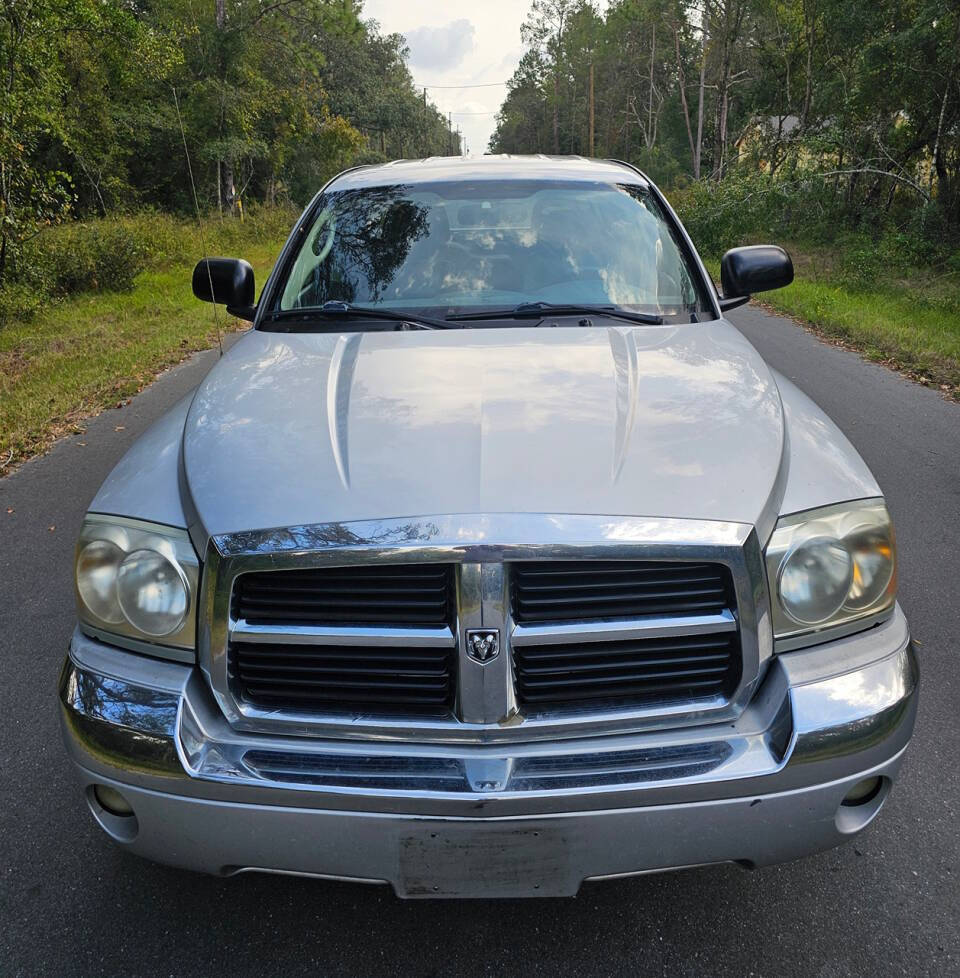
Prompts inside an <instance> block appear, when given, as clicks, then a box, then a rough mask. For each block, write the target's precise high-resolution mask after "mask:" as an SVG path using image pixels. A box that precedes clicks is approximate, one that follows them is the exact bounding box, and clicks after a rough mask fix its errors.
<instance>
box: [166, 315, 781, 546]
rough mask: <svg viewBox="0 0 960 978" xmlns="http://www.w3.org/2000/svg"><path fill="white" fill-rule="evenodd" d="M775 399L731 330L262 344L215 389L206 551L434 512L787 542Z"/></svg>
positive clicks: (196, 447)
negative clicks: (687, 528) (697, 523)
mask: <svg viewBox="0 0 960 978" xmlns="http://www.w3.org/2000/svg"><path fill="white" fill-rule="evenodd" d="M786 448H787V446H786V429H785V424H784V417H783V409H782V405H781V401H780V395H779V392H778V389H777V386H776V383H775V381H774V379H773V376H772V375H771V373H770V371H769V369H768V368H767V366H766V364H765V363H764V362H763V360H762V359H761V358H760V356H759V354H758V353H757V352H756V351H755V350H754V349H753V347H752V346H751V345H750V344H749V343H748V342H747V341H746V340H745V339H744V338H743V337H742V336H741V335H740V333H738V332H737V331H736V330H735V329H734V328H733V327H732V326H730V325H729V324H727V323H726V322H724V321H722V320H720V321H717V322H713V323H701V324H691V325H686V326H664V327H641V328H634V327H630V326H615V327H609V328H606V329H603V328H592V329H591V328H525V327H514V328H507V329H477V330H451V331H450V332H422V333H410V332H378V333H349V334H347V333H344V334H330V333H326V334H280V333H267V332H259V331H252V332H251V333H249V334H248V335H247V336H245V337H244V338H243V339H242V340H240V341H239V342H238V343H237V344H236V345H235V346H234V347H233V349H232V350H231V351H230V352H229V353H228V354H227V355H226V356H225V357H224V358H223V359H222V360H221V361H220V362H219V364H218V365H217V366H216V367H215V368H214V369H213V370H212V371H211V373H210V374H209V375H208V377H207V379H206V380H205V381H204V383H203V384H202V385H201V386H200V388H199V390H198V392H197V395H196V397H195V398H194V401H193V404H192V406H191V408H190V412H189V415H188V417H187V421H186V425H185V428H184V441H183V486H182V488H183V490H184V492H185V495H186V496H187V499H186V500H185V502H186V503H187V505H188V508H189V509H191V510H192V511H193V512H194V513H195V515H196V521H195V522H194V521H191V522H193V523H194V527H193V528H194V529H197V530H200V531H201V533H200V535H201V536H202V537H206V536H219V535H221V534H226V533H237V532H243V531H248V530H251V529H268V528H273V527H286V526H303V525H310V524H316V523H320V522H323V523H339V522H349V521H354V520H377V519H392V518H396V517H407V516H418V515H422V514H424V513H491V512H512V513H544V512H546V513H549V512H556V513H586V514H627V515H631V514H632V515H643V516H655V517H666V518H685V519H703V520H721V521H730V522H737V523H743V524H748V525H755V526H757V528H758V532H759V534H760V536H761V539H764V538H765V537H766V535H767V533H768V532H769V530H771V529H772V527H773V524H774V522H775V520H776V516H777V512H778V510H779V504H780V500H781V499H782V496H783V491H784V486H785V484H786V475H787V473H786V469H787V462H786V459H787V458H788V454H789V453H788V451H787V450H786Z"/></svg>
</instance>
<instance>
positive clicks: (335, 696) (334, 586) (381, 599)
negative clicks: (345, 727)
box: [230, 564, 455, 716]
mask: <svg viewBox="0 0 960 978" xmlns="http://www.w3.org/2000/svg"><path fill="white" fill-rule="evenodd" d="M454 608H455V596H454V571H453V568H452V567H450V566H447V565H430V564H427V565H416V564H410V565H398V564H394V565H385V566H383V567H378V566H376V565H361V566H356V567H334V568H315V569H308V570H295V571H262V572H256V573H250V574H243V575H241V576H240V577H238V578H237V581H236V584H235V586H234V595H233V603H232V614H233V617H234V619H235V620H238V621H243V622H244V623H245V625H244V630H245V634H244V640H243V641H235V642H233V643H232V645H231V658H230V664H231V675H232V677H233V681H234V683H235V684H236V686H237V687H238V691H239V693H240V696H241V697H242V698H243V699H244V700H245V701H247V702H250V703H253V704H255V705H258V706H264V707H269V708H271V709H283V708H285V707H286V708H288V709H296V710H298V711H302V710H307V711H309V710H319V711H329V710H336V711H338V712H340V711H347V712H350V711H354V712H375V713H381V714H388V715H403V716H409V715H415V716H424V715H429V716H434V715H447V714H449V711H450V709H451V707H452V705H453V699H454V688H455V682H454V669H455V649H454V648H453V647H452V645H451V646H450V647H443V646H440V647H423V646H417V645H416V641H417V638H416V636H415V635H414V636H411V638H410V640H409V641H410V644H409V645H407V644H395V640H394V642H392V643H391V644H389V645H379V644H377V643H376V641H375V640H369V641H370V644H363V645H354V644H350V645H343V644H340V645H337V644H329V643H328V641H324V642H320V641H318V642H316V643H315V644H313V643H311V642H310V641H304V640H303V636H302V633H300V634H299V636H298V639H297V641H295V642H294V641H293V640H292V639H291V641H290V642H289V643H288V642H284V641H283V636H282V629H283V627H284V626H289V627H290V628H291V629H293V628H302V627H303V626H311V627H315V628H318V629H321V630H322V629H323V628H324V627H327V626H336V627H338V628H344V627H346V628H347V629H349V628H352V627H355V628H358V629H359V628H366V627H371V626H377V625H386V626H389V627H401V628H402V627H411V626H416V627H425V628H436V627H438V626H444V625H446V626H447V627H450V625H451V624H452V622H453V620H454ZM263 625H269V626H272V628H273V629H277V628H279V629H280V630H281V635H280V637H279V639H278V637H277V636H276V635H275V634H274V635H271V641H264V642H260V641H257V640H256V635H255V634H251V632H253V631H255V629H256V627H257V626H263Z"/></svg>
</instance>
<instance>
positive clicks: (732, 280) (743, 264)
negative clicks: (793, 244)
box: [720, 245, 793, 308]
mask: <svg viewBox="0 0 960 978" xmlns="http://www.w3.org/2000/svg"><path fill="white" fill-rule="evenodd" d="M792 281H793V262H792V261H791V260H790V256H789V255H788V254H787V253H786V252H785V251H784V250H783V248H778V247H777V246H776V245H750V246H748V247H746V248H731V249H730V250H729V251H728V252H727V253H726V254H725V255H724V256H723V259H722V260H721V262H720V284H721V286H722V288H723V300H731V299H744V298H747V297H749V296H751V295H753V293H754V292H769V291H770V290H771V289H781V288H783V287H784V286H785V285H789V284H790V283H791V282H792ZM733 304H734V303H731V306H732V305H733ZM735 304H736V305H740V303H739V302H737V303H735ZM727 308H730V306H727Z"/></svg>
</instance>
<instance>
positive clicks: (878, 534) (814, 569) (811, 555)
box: [766, 500, 897, 639]
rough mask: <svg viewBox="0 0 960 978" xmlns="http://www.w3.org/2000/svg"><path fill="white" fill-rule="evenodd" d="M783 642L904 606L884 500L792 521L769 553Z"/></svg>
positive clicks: (801, 515) (780, 527)
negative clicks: (899, 604)
mask: <svg viewBox="0 0 960 978" xmlns="http://www.w3.org/2000/svg"><path fill="white" fill-rule="evenodd" d="M766 559H767V578H768V580H769V583H770V592H771V599H772V605H773V626H774V634H775V636H776V638H778V639H783V638H787V637H791V636H795V635H802V634H805V633H809V632H814V631H820V630H821V629H824V628H833V627H835V626H837V625H845V624H847V623H849V622H855V621H857V620H858V619H861V618H869V617H872V616H874V615H877V614H879V613H881V612H884V611H888V610H889V609H890V608H891V607H892V606H893V602H894V600H895V599H896V592H897V564H896V541H895V538H894V533H893V524H892V523H891V522H890V514H889V513H888V512H887V507H886V506H885V505H884V504H883V503H882V502H880V501H878V500H866V501H862V502H855V503H843V504H841V505H839V506H829V507H825V508H823V509H818V510H811V511H810V512H806V513H798V514H796V515H794V516H786V517H784V518H783V519H781V520H780V522H779V523H778V524H777V528H776V530H775V531H774V533H773V536H772V537H771V538H770V543H769V545H768V546H767V558H766Z"/></svg>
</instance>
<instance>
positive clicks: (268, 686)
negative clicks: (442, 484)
mask: <svg viewBox="0 0 960 978" xmlns="http://www.w3.org/2000/svg"><path fill="white" fill-rule="evenodd" d="M696 591H699V592H701V593H699V594H697V593H694V592H696ZM200 598H201V605H202V609H201V618H200V620H201V623H208V626H207V627H204V628H202V629H201V632H200V635H199V641H198V655H199V660H200V663H201V665H202V667H203V670H204V673H205V674H206V675H208V676H209V678H210V685H211V688H212V691H213V693H214V696H215V699H216V702H217V704H218V705H219V707H220V709H221V710H222V712H223V714H224V715H225V717H226V718H227V720H228V721H229V722H230V723H231V724H232V725H234V726H235V727H236V728H237V729H243V730H247V731H262V732H276V733H289V734H291V735H293V736H295V737H300V736H304V735H308V734H309V735H310V736H322V737H328V738H347V739H352V740H360V739H369V738H372V739H374V740H379V741H384V742H386V741H391V740H396V741H404V740H409V739H410V738H411V737H413V738H416V739H417V741H418V742H420V743H426V742H434V743H444V744H450V743H455V742H483V743H488V744H493V743H501V742H503V743H510V742H517V741H536V740H541V739H556V738H561V739H562V738H567V737H576V736H579V735H581V734H585V733H588V732H589V733H591V734H601V733H604V734H605V733H610V734H619V733H631V734H632V733H634V732H636V731H637V730H639V729H644V728H648V727H651V726H653V727H662V726H664V725H667V724H670V725H676V726H679V727H682V726H690V725H693V724H699V723H707V722H710V723H716V722H721V721H726V720H732V719H735V718H736V717H737V716H739V715H740V713H741V712H742V711H743V709H744V708H745V706H746V704H747V703H748V702H749V700H750V698H751V696H752V695H753V691H754V690H755V688H756V686H757V683H758V682H759V679H760V678H761V677H762V675H763V671H764V669H765V668H766V665H767V662H768V661H769V659H770V657H771V656H772V639H771V632H770V625H769V603H768V599H767V592H766V578H765V574H764V569H763V561H762V551H761V548H760V544H759V538H758V535H757V533H756V532H755V531H754V530H753V529H752V528H751V527H749V526H746V525H744V524H736V523H721V522H711V521H702V520H671V519H660V518H644V517H620V516H613V517H601V516H578V515H572V516H571V515H556V514H554V515H549V514H486V515H477V516H424V517H419V518H403V519H395V520H374V521H366V522H353V523H328V524H314V525H306V526H294V527H289V528H280V529H275V530H263V531H255V532H244V533H237V534H225V535H222V536H217V537H214V538H211V539H210V540H209V545H208V547H207V550H206V554H205V561H204V577H203V588H202V591H201V596H200ZM544 599H547V600H548V601H550V602H551V603H545V602H544ZM538 602H539V604H538ZM472 629H481V630H484V631H487V630H495V631H496V632H498V634H499V641H500V652H499V654H498V655H497V656H495V657H493V658H492V659H491V660H488V661H483V662H480V661H477V660H476V659H474V658H472V657H471V655H470V645H469V643H468V641H467V636H468V633H469V632H470V631H471V630H472ZM700 638H703V639H704V640H705V644H699V643H698V642H695V641H694V640H699V639H700ZM564 646H565V647H566V650H565V651H566V654H565V655H561V654H560V653H561V651H563V648H562V647H564ZM728 653H729V654H728ZM717 656H721V658H715V657H717ZM661 660H669V661H661ZM241 666H242V668H241ZM721 666H724V667H725V668H724V669H723V671H722V672H721V671H720V667H721ZM666 673H680V675H665V674H666ZM694 673H697V674H698V675H694ZM294 680H296V682H294ZM435 680H439V681H438V682H435ZM566 680H572V681H570V682H567V681H566ZM585 680H589V682H587V681H585ZM421 681H422V682H423V684H424V685H425V686H426V687H427V688H426V689H425V690H424V689H421V690H419V691H413V695H412V696H410V695H409V694H410V692H411V690H410V689H409V687H410V686H413V685H415V684H416V683H418V682H421ZM658 682H659V683H661V684H662V683H665V682H669V683H671V684H672V685H671V686H670V688H666V689H665V688H659V687H658V686H657V683H658ZM547 683H553V684H555V685H554V686H553V687H551V686H548V685H546V684H547ZM341 684H342V685H341ZM558 690H559V695H555V693H557V692H558ZM600 690H602V692H600ZM547 693H549V695H543V694H547ZM381 696H383V698H382V699H381V698H380V697H381ZM418 697H422V698H419V699H418ZM538 697H541V698H538Z"/></svg>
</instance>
